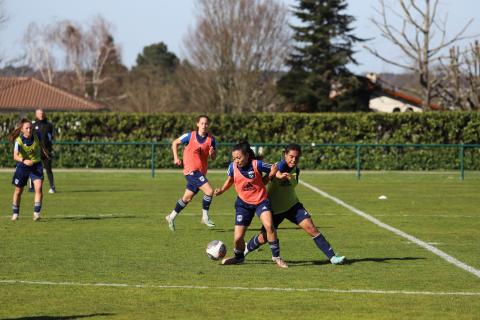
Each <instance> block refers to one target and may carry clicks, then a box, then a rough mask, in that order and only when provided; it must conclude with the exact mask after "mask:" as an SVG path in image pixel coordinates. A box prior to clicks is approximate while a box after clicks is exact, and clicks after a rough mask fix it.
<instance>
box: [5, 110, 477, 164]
mask: <svg viewBox="0 0 480 320" xmlns="http://www.w3.org/2000/svg"><path fill="white" fill-rule="evenodd" d="M30 116H33V115H30ZM48 116H49V120H50V121H52V122H53V123H54V124H55V130H56V140H57V141H84V142H85V141H130V142H133V141H136V142H158V143H159V145H158V146H157V147H156V154H155V157H156V162H155V165H156V167H158V168H171V167H172V166H173V165H172V155H171V150H170V146H169V143H170V142H171V141H172V140H173V139H175V138H177V137H178V136H180V135H181V134H182V133H184V132H187V131H190V130H194V129H195V123H196V118H197V117H198V114H150V113H149V114H146V113H49V114H48ZM210 118H211V120H212V121H211V126H210V131H211V132H212V133H213V134H214V135H215V137H216V139H217V141H218V142H219V143H227V142H229V143H233V142H238V141H241V140H243V139H248V141H250V142H251V143H271V144H285V143H288V142H296V143H301V144H308V145H310V144H311V143H315V144H317V145H318V144H324V143H336V144H337V143H339V144H343V143H360V144H367V143H370V144H460V143H463V144H478V143H480V114H479V113H472V112H435V113H434V112H431V113H395V114H384V113H344V114H328V113H327V114H296V113H271V114H241V115H224V114H222V115H219V114H214V115H210ZM17 120H18V115H14V114H0V134H1V136H2V140H6V136H7V134H8V133H9V131H10V130H11V129H12V128H13V126H14V124H15V123H16V122H17ZM229 149H230V147H229V146H224V145H223V146H222V145H220V146H219V150H218V154H219V156H218V158H217V160H216V161H213V162H212V163H211V166H210V167H212V168H224V167H225V166H226V165H227V164H228V162H229V161H230V151H229ZM55 150H56V164H55V165H56V166H57V167H58V166H62V167H98V168H100V167H109V168H149V167H150V165H151V150H152V148H151V145H56V147H55ZM361 152H362V156H361V159H362V168H364V169H399V170H400V169H410V170H421V169H423V170H433V169H457V168H458V167H459V165H460V164H459V152H458V149H455V148H441V149H438V148H396V147H395V148H394V147H388V148H366V147H362V149H361ZM263 154H264V155H265V159H266V160H267V161H276V160H278V159H279V157H280V155H281V146H264V147H263ZM303 154H304V156H303V160H302V167H303V168H308V169H354V168H355V157H356V155H355V148H353V147H333V146H331V147H330V146H329V147H322V148H319V147H318V146H314V147H304V152H303ZM479 155H480V150H479V148H468V149H466V150H465V164H466V169H471V170H478V169H480V157H479ZM0 165H1V166H3V167H7V166H12V165H14V164H13V160H11V146H8V145H3V146H2V150H1V151H0Z"/></svg>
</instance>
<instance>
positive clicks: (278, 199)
mask: <svg viewBox="0 0 480 320" xmlns="http://www.w3.org/2000/svg"><path fill="white" fill-rule="evenodd" d="M300 155H301V149H300V146H299V145H297V144H289V145H288V146H287V147H286V148H285V151H284V158H283V160H282V161H281V162H280V163H279V164H278V172H277V174H276V175H275V177H274V178H273V179H272V180H271V183H270V185H269V187H268V195H269V197H270V200H271V203H272V208H273V213H274V214H273V225H274V227H275V229H277V228H278V226H279V225H280V224H281V223H282V222H283V220H285V219H287V220H289V221H290V222H292V223H294V224H296V225H298V226H300V227H301V228H302V229H303V230H304V231H305V232H306V233H308V234H309V235H310V236H311V237H312V239H313V241H314V242H315V245H316V246H317V247H318V248H319V249H320V250H321V251H322V252H323V253H324V254H325V255H326V256H327V258H328V259H329V260H330V262H331V263H332V264H342V263H343V262H344V260H345V257H344V256H337V255H336V254H335V252H334V251H333V249H332V247H331V246H330V243H328V241H327V240H326V239H325V237H324V236H323V235H322V234H321V233H320V231H318V229H317V227H316V226H315V224H314V223H313V220H312V217H311V216H310V214H309V213H308V212H307V210H305V208H304V207H303V204H302V203H301V202H300V201H299V199H298V197H297V194H296V192H295V188H296V187H297V185H298V177H299V175H300V169H299V168H298V167H297V165H298V161H299V160H300ZM265 242H266V234H265V230H264V229H263V228H262V231H261V232H260V233H259V234H258V235H256V236H254V237H253V238H251V239H250V241H249V242H248V244H247V245H246V249H245V252H244V254H248V253H249V252H252V251H255V250H256V249H258V248H259V247H260V246H261V245H263V244H264V243H265Z"/></svg>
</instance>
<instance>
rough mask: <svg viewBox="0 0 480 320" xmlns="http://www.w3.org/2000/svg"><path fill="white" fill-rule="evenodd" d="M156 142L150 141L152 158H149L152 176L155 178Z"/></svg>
mask: <svg viewBox="0 0 480 320" xmlns="http://www.w3.org/2000/svg"><path fill="white" fill-rule="evenodd" d="M156 146H157V145H156V143H155V142H152V160H151V170H152V178H155V159H156V151H157V148H156Z"/></svg>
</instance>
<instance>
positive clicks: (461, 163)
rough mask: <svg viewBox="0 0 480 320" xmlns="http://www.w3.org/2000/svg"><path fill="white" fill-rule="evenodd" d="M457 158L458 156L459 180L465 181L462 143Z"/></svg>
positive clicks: (463, 147)
mask: <svg viewBox="0 0 480 320" xmlns="http://www.w3.org/2000/svg"><path fill="white" fill-rule="evenodd" d="M459 156H460V180H462V181H463V180H464V179H465V146H464V145H463V143H462V144H461V145H460V151H459Z"/></svg>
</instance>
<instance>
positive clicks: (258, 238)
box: [245, 213, 285, 255]
mask: <svg viewBox="0 0 480 320" xmlns="http://www.w3.org/2000/svg"><path fill="white" fill-rule="evenodd" d="M272 219H273V227H274V228H275V230H277V229H278V226H279V225H280V224H281V223H282V221H283V220H284V219H285V218H284V214H283V213H279V214H273V216H272ZM265 243H267V232H266V230H265V227H264V226H263V225H262V229H261V231H260V233H259V234H257V235H254V236H253V237H252V238H251V239H250V240H249V241H248V242H247V245H246V248H245V255H247V254H248V253H250V252H252V251H255V250H257V249H258V248H260V247H261V246H262V245H264V244H265Z"/></svg>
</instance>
